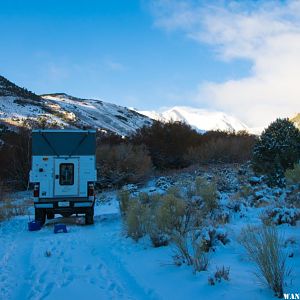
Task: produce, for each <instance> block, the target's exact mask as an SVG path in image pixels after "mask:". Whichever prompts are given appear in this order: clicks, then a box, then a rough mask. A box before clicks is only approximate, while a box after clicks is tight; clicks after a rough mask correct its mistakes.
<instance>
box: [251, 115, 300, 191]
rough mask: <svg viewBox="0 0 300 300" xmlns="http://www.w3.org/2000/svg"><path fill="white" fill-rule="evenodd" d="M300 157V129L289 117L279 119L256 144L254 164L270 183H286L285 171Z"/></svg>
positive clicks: (256, 169)
mask: <svg viewBox="0 0 300 300" xmlns="http://www.w3.org/2000/svg"><path fill="white" fill-rule="evenodd" d="M299 159H300V131H299V130H298V129H297V128H296V127H295V125H294V124H293V123H292V122H291V121H289V120H288V119H277V120H276V121H274V122H272V123H271V124H270V125H269V127H268V128H267V129H265V130H264V131H263V133H262V134H261V137H260V139H259V140H258V142H257V143H256V145H255V146H254V151H253V159H252V166H253V169H254V171H255V172H256V173H260V174H265V175H267V178H268V183H269V184H270V185H279V186H283V185H284V172H285V170H286V169H289V168H292V167H293V165H294V163H296V162H298V161H299Z"/></svg>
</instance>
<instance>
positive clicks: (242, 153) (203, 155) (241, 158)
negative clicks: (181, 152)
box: [186, 131, 256, 164]
mask: <svg viewBox="0 0 300 300" xmlns="http://www.w3.org/2000/svg"><path fill="white" fill-rule="evenodd" d="M255 142H256V137H255V136H254V135H250V134H249V133H247V132H244V131H241V132H237V133H235V132H222V131H209V132H207V133H205V134H203V135H202V137H201V145H197V146H193V147H190V148H189V149H188V151H187V154H186V159H187V160H188V161H190V162H191V163H194V164H195V163H242V162H246V161H248V160H250V159H251V155H252V149H253V146H254V144H255Z"/></svg>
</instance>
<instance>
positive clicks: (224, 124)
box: [139, 106, 249, 132]
mask: <svg viewBox="0 0 300 300" xmlns="http://www.w3.org/2000/svg"><path fill="white" fill-rule="evenodd" d="M139 112H140V113H141V114H143V115H146V116H148V117H149V118H151V119H155V120H159V121H162V122H168V121H170V120H173V121H182V122H185V123H187V124H189V125H191V126H192V127H193V128H195V129H196V130H198V131H200V132H203V131H208V130H226V131H233V130H235V131H240V130H249V128H248V127H247V125H245V124H244V123H242V122H241V121H239V120H238V119H236V118H234V117H232V116H229V115H227V114H225V113H223V112H218V111H209V110H205V109H198V108H192V107H186V106H175V107H173V108H169V109H166V110H164V111H161V112H155V111H139Z"/></svg>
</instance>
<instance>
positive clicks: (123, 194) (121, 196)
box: [118, 190, 130, 215]
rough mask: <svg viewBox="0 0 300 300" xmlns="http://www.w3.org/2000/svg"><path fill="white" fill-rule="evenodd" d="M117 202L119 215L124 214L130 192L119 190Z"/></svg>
mask: <svg viewBox="0 0 300 300" xmlns="http://www.w3.org/2000/svg"><path fill="white" fill-rule="evenodd" d="M118 200H119V207H120V212H121V214H123V215H124V214H126V212H127V210H128V206H129V201H130V192H129V191H127V190H120V191H119V192H118Z"/></svg>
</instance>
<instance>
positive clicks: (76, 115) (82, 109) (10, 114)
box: [0, 76, 152, 135]
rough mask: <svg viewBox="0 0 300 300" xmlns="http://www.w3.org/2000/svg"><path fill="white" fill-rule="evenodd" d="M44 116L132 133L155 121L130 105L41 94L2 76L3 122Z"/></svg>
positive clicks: (59, 122) (15, 123) (63, 124)
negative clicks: (129, 106)
mask: <svg viewBox="0 0 300 300" xmlns="http://www.w3.org/2000/svg"><path fill="white" fill-rule="evenodd" d="M40 118H43V119H45V120H47V122H49V123H52V124H53V123H55V124H56V125H57V126H59V127H72V128H82V127H91V128H98V129H103V130H106V131H110V132H114V133H116V134H119V135H129V134H130V133H132V132H134V131H135V130H136V129H138V128H140V127H142V126H144V125H150V124H151V122H152V120H151V119H150V118H148V117H147V116H144V115H141V114H139V113H138V112H136V111H134V110H131V109H129V108H126V107H123V106H119V105H115V104H111V103H107V102H103V101H100V100H95V99H80V98H76V97H72V96H69V95H66V94H63V93H59V94H49V95H41V96H38V95H36V94H34V93H32V92H30V91H28V90H26V89H24V88H21V87H19V86H17V85H15V84H14V83H12V82H10V81H9V80H7V79H6V78H4V77H2V76H0V121H1V122H2V123H5V124H6V125H11V126H19V125H21V124H22V123H23V122H24V120H26V119H30V120H33V121H34V120H38V119H40Z"/></svg>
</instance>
